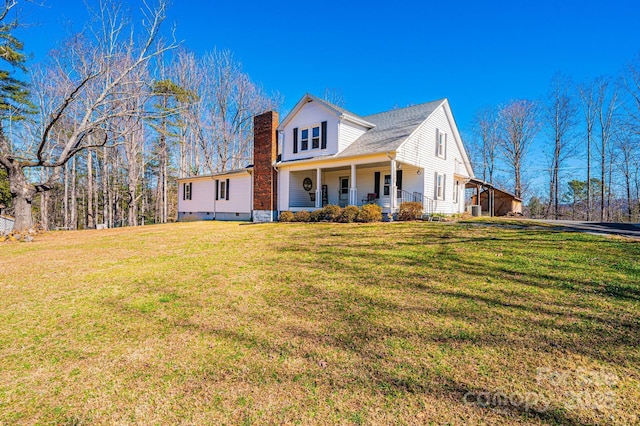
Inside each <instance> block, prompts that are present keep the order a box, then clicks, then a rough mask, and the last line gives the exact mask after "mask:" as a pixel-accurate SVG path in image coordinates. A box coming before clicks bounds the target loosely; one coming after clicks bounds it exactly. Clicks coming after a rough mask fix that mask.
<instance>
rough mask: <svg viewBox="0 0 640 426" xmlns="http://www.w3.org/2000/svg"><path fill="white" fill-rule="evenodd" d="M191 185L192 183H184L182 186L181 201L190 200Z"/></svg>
mask: <svg viewBox="0 0 640 426" xmlns="http://www.w3.org/2000/svg"><path fill="white" fill-rule="evenodd" d="M191 185H192V183H191V182H189V183H185V184H183V186H182V199H183V200H190V199H191Z"/></svg>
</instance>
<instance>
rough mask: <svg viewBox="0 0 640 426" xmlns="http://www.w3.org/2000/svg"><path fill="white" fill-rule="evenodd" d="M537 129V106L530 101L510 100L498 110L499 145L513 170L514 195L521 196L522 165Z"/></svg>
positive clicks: (538, 125) (538, 127) (505, 159)
mask: <svg viewBox="0 0 640 426" xmlns="http://www.w3.org/2000/svg"><path fill="white" fill-rule="evenodd" d="M539 129H540V124H539V121H538V106H537V105H536V104H535V103H534V102H532V101H529V100H524V99H523V100H516V101H511V102H509V103H507V104H506V105H503V106H502V107H501V108H500V110H499V112H498V141H499V147H500V149H501V151H502V154H503V156H504V161H505V162H506V163H507V164H508V165H509V167H510V168H511V170H512V172H513V180H514V194H515V195H516V197H522V192H523V183H522V165H523V162H524V159H525V157H526V155H527V153H528V151H529V147H530V146H531V143H532V142H533V139H534V138H535V136H536V135H537V133H538V131H539Z"/></svg>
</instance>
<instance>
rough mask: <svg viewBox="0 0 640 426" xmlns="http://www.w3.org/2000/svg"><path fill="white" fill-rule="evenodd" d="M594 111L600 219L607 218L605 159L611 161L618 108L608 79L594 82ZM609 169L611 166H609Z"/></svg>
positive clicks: (616, 93) (609, 183) (613, 90)
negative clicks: (598, 172)
mask: <svg viewBox="0 0 640 426" xmlns="http://www.w3.org/2000/svg"><path fill="white" fill-rule="evenodd" d="M594 107H595V112H596V117H597V120H598V121H597V122H598V124H599V128H600V135H599V136H600V141H599V144H598V145H597V151H598V154H599V155H600V221H601V222H604V221H605V220H606V218H607V215H606V203H605V198H606V197H607V193H608V194H610V193H611V177H610V176H609V179H608V181H607V165H608V164H607V160H609V162H611V161H612V159H613V157H612V155H611V150H612V147H611V140H612V137H613V133H614V130H615V123H614V118H615V111H616V109H617V108H618V90H617V88H616V87H614V86H613V84H612V83H611V81H610V79H608V78H604V77H602V78H599V79H597V80H596V82H595V104H594ZM609 170H611V167H609Z"/></svg>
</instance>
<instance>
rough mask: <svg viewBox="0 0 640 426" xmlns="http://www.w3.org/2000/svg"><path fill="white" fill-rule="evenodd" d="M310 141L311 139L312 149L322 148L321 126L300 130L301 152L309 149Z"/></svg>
mask: <svg viewBox="0 0 640 426" xmlns="http://www.w3.org/2000/svg"><path fill="white" fill-rule="evenodd" d="M309 139H311V149H319V148H320V126H313V127H308V128H306V129H301V130H300V151H307V150H308V149H309Z"/></svg>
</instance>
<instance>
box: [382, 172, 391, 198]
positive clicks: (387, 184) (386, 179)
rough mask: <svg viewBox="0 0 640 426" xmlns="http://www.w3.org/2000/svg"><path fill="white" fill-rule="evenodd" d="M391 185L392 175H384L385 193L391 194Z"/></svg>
mask: <svg viewBox="0 0 640 426" xmlns="http://www.w3.org/2000/svg"><path fill="white" fill-rule="evenodd" d="M390 185H391V175H384V193H383V194H384V195H389V193H390V190H389V188H390Z"/></svg>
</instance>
